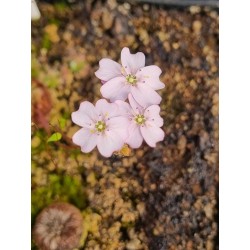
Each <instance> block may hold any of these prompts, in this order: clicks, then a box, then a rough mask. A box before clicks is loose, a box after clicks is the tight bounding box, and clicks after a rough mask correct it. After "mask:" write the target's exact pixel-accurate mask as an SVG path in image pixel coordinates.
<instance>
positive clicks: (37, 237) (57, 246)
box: [33, 202, 83, 250]
mask: <svg viewBox="0 0 250 250" xmlns="http://www.w3.org/2000/svg"><path fill="white" fill-rule="evenodd" d="M82 232H83V217H82V214H81V212H80V210H79V209H78V208H76V207H75V206H73V205H71V204H69V203H65V202H57V203H53V204H51V205H49V206H48V207H45V208H44V209H43V210H42V211H41V212H40V213H39V215H38V216H37V218H36V223H35V226H34V228H33V238H34V242H35V244H36V245H37V246H38V247H39V249H41V250H73V249H75V248H77V247H79V245H80V240H81V236H82Z"/></svg>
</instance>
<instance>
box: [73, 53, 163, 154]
mask: <svg viewBox="0 0 250 250" xmlns="http://www.w3.org/2000/svg"><path fill="white" fill-rule="evenodd" d="M121 64H122V65H120V64H119V63H117V62H115V61H113V60H111V59H108V58H103V59H102V60H100V62H99V69H98V70H97V71H96V72H95V75H96V76H97V77H98V78H99V79H100V80H101V82H102V84H103V85H102V87H101V94H102V96H103V97H104V98H106V99H109V101H110V102H108V101H107V100H106V99H100V100H98V101H97V102H96V105H95V106H94V105H93V104H92V103H90V102H88V101H85V102H82V103H81V105H80V108H79V110H77V111H76V112H73V113H72V120H73V122H74V123H75V124H77V125H79V126H81V127H82V128H81V129H80V130H78V131H77V132H76V133H75V134H74V135H73V138H72V139H73V142H74V143H75V144H77V145H79V146H80V147H81V150H82V151H83V152H85V153H88V152H90V151H92V150H93V149H94V148H95V147H96V146H97V148H98V150H99V152H100V153H101V154H102V155H103V156H105V157H110V156H111V155H112V154H113V152H114V151H119V150H120V149H121V148H122V147H123V145H124V144H128V145H129V146H130V147H131V148H139V147H140V146H141V144H142V142H143V140H145V142H146V143H147V144H148V145H149V146H150V147H155V146H156V143H157V142H159V141H162V140H163V138H164V132H163V130H162V129H161V127H162V126H163V119H162V118H161V117H160V114H159V113H160V107H159V105H158V104H159V103H160V102H161V99H162V98H161V96H160V95H159V94H158V93H157V92H156V90H159V89H162V88H164V87H165V85H164V84H163V83H162V82H161V81H160V79H159V76H160V74H161V69H160V68H159V67H158V66H155V65H151V66H146V67H145V55H144V54H143V53H142V52H138V53H136V54H131V53H130V51H129V49H128V48H123V49H122V51H121ZM126 100H128V102H126Z"/></svg>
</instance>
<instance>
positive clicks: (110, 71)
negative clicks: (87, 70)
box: [95, 58, 122, 82]
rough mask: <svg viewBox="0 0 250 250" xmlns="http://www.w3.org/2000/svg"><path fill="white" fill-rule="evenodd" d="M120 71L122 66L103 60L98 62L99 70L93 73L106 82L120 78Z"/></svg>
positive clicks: (106, 59)
mask: <svg viewBox="0 0 250 250" xmlns="http://www.w3.org/2000/svg"><path fill="white" fill-rule="evenodd" d="M121 69H122V66H121V65H120V64H119V63H117V62H115V61H113V60H111V59H109V58H103V59H101V60H100V62H99V69H98V70H97V71H96V72H95V75H96V77H97V78H99V79H100V80H102V81H104V82H106V81H109V80H110V79H112V78H114V77H117V76H121V75H122V74H121Z"/></svg>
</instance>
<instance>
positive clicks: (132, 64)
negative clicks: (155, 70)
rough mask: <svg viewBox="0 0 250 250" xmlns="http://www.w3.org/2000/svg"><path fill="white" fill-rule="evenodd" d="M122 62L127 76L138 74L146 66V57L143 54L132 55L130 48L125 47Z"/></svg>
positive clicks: (122, 52)
mask: <svg viewBox="0 0 250 250" xmlns="http://www.w3.org/2000/svg"><path fill="white" fill-rule="evenodd" d="M121 62H122V66H123V67H124V69H125V71H126V72H127V74H136V72H137V70H139V69H140V68H142V67H144V66H145V55H144V54H143V53H142V52H137V53H136V54H131V53H130V51H129V48H127V47H125V48H123V49H122V51H121Z"/></svg>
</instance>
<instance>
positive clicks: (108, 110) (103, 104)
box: [95, 99, 120, 120]
mask: <svg viewBox="0 0 250 250" xmlns="http://www.w3.org/2000/svg"><path fill="white" fill-rule="evenodd" d="M95 106H96V111H97V113H98V118H99V120H100V119H108V118H110V117H114V116H118V115H120V114H119V109H118V106H117V104H115V103H109V102H107V101H106V100H105V99H100V100H98V101H97V102H96V105H95Z"/></svg>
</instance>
